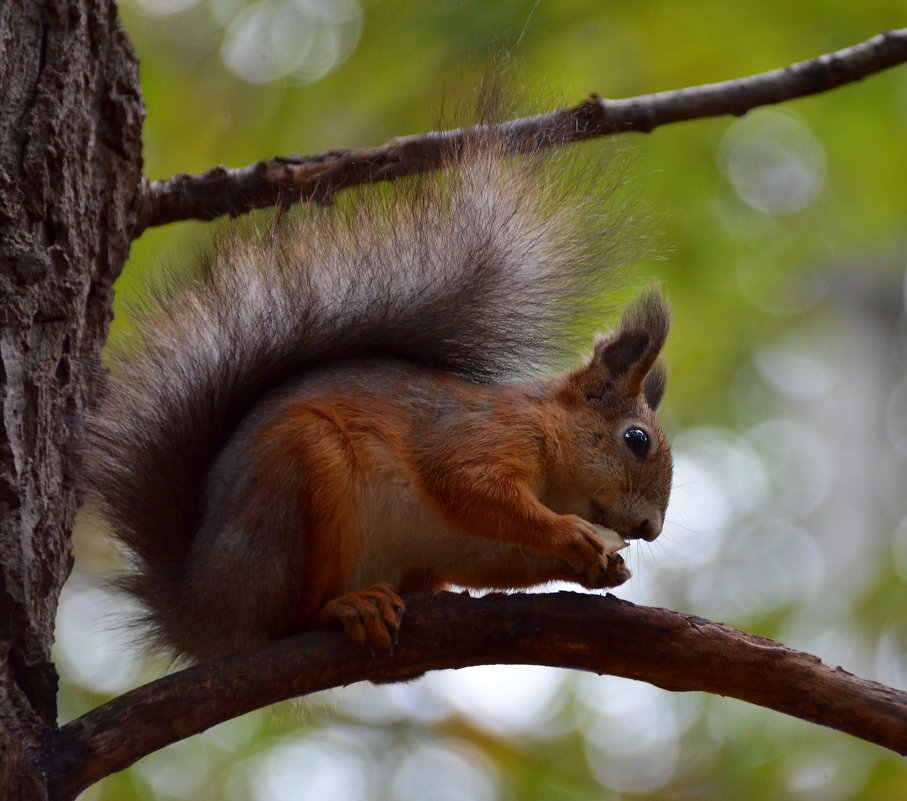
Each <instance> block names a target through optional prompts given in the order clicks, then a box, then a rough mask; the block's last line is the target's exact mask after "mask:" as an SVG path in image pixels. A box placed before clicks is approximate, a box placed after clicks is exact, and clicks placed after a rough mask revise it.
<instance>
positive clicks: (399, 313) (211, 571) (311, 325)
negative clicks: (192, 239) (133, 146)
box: [86, 136, 672, 661]
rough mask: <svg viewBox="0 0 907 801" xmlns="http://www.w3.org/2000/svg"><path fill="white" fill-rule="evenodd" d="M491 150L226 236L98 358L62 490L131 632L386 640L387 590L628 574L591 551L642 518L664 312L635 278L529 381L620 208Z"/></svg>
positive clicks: (654, 532) (653, 465)
mask: <svg viewBox="0 0 907 801" xmlns="http://www.w3.org/2000/svg"><path fill="white" fill-rule="evenodd" d="M506 150H507V147H506V145H505V143H503V142H502V141H501V140H500V139H495V138H494V137H493V136H482V137H478V136H477V137H475V141H472V142H471V143H470V142H467V144H466V145H464V146H462V147H460V148H459V149H457V150H456V151H455V152H453V151H452V152H451V153H449V154H448V155H447V156H446V160H445V163H444V168H443V170H441V171H440V172H439V173H437V174H435V175H433V176H421V177H418V178H410V179H406V180H405V181H400V182H395V183H392V184H390V185H388V186H384V187H381V188H380V189H379V188H374V187H373V188H371V189H370V190H368V191H364V192H361V193H360V194H361V195H362V197H360V198H359V199H358V201H357V202H355V203H353V204H352V207H348V206H343V207H341V208H337V206H334V207H332V208H326V209H319V210H316V211H315V212H312V213H310V214H309V216H303V217H302V219H299V220H284V221H283V222H282V223H281V226H280V228H279V229H277V230H276V232H275V231H271V233H270V235H269V236H266V235H264V234H261V235H259V236H258V237H257V238H256V237H255V236H253V237H251V238H246V239H245V240H243V239H241V238H238V237H234V238H233V239H232V240H231V241H230V242H229V243H228V245H227V246H226V247H222V248H221V249H219V250H215V254H214V255H213V257H211V259H210V261H209V262H208V263H207V264H206V265H205V266H204V269H203V270H202V271H201V275H199V276H197V277H196V278H195V279H194V280H193V281H190V282H189V284H188V286H185V285H184V286H183V287H182V288H180V289H177V290H176V291H170V290H168V291H167V292H162V293H158V295H157V296H156V297H155V299H154V300H153V301H151V302H150V307H149V308H146V309H144V310H143V311H142V312H141V313H140V319H139V333H138V335H137V338H136V341H134V342H132V343H131V344H130V345H127V346H125V347H121V348H120V350H119V351H117V352H114V353H113V354H111V355H110V356H109V367H110V369H109V370H108V375H107V376H106V379H105V381H106V387H105V390H104V392H103V393H102V398H101V400H100V401H99V403H98V404H97V408H96V409H95V410H94V412H93V413H92V415H91V417H90V419H89V421H88V426H87V431H88V446H89V447H88V454H87V464H86V474H87V480H88V491H89V494H90V496H91V497H92V498H93V499H94V503H95V504H96V505H97V508H98V510H99V511H100V513H101V514H102V516H103V517H104V518H106V521H107V523H108V525H109V527H110V528H111V529H112V533H113V535H114V537H115V538H116V540H118V541H119V543H120V544H121V545H123V546H124V547H125V549H126V551H127V552H128V554H129V556H130V558H131V562H132V569H131V571H130V572H129V573H128V574H127V575H126V576H125V577H124V578H122V579H121V580H120V581H119V582H118V583H119V584H120V585H121V586H122V588H124V589H125V590H126V591H127V592H128V593H130V594H131V595H132V596H134V598H136V599H137V600H138V601H139V604H140V606H141V608H142V610H143V611H142V612H141V619H140V621H139V622H140V623H141V624H143V625H144V628H145V631H146V633H147V634H146V636H147V640H148V641H149V643H150V644H151V645H153V646H157V647H159V648H161V649H162V650H164V651H166V652H168V653H169V654H171V655H172V656H175V657H177V658H181V659H184V660H189V661H198V660H203V659H206V658H209V657H213V656H217V655H221V654H225V653H229V652H233V651H237V650H240V649H243V648H248V647H251V646H253V645H256V644H261V643H264V642H267V641H269V640H272V639H276V638H279V637H282V636H285V635H288V634H291V633H294V632H298V631H301V630H305V629H309V628H313V627H318V626H321V625H326V624H332V625H339V626H341V627H342V628H343V629H344V630H345V632H346V633H347V634H348V635H349V636H350V637H351V638H352V639H353V640H354V641H356V642H358V643H360V644H363V645H370V646H371V647H373V648H392V647H393V645H394V643H395V642H396V639H397V636H398V631H399V628H400V625H401V621H402V618H403V615H404V612H405V603H404V601H403V598H402V597H401V596H402V595H403V594H405V593H408V592H413V591H420V590H422V591H426V590H428V591H435V590H439V589H441V588H443V587H445V586H449V585H454V586H460V587H463V588H489V589H517V588H525V587H529V586H532V585H537V584H540V583H545V582H549V581H554V580H560V581H568V582H574V583H578V584H580V585H582V586H583V587H587V588H603V587H611V586H617V585H619V584H621V583H622V582H624V581H626V580H627V578H629V576H630V573H629V571H628V569H627V568H626V566H625V564H624V562H623V560H622V558H621V557H620V555H619V554H618V553H617V550H619V549H620V548H621V547H623V546H624V545H626V544H627V543H626V542H625V540H626V539H633V538H640V539H644V540H653V539H654V538H655V537H656V536H658V534H659V533H660V531H661V529H662V523H663V520H664V515H665V510H666V506H667V503H668V497H669V494H670V489H671V471H672V463H671V453H670V448H669V445H668V442H667V440H666V438H665V435H664V433H663V432H662V429H661V427H660V425H659V423H658V421H657V419H656V416H655V410H656V408H657V407H658V405H659V402H660V401H661V398H662V395H663V393H664V390H665V383H666V381H665V375H666V374H665V371H664V369H663V367H662V363H661V362H660V361H656V360H657V359H658V356H659V354H660V352H661V350H662V346H663V345H664V342H665V338H666V336H667V333H668V324H669V312H668V308H667V305H666V303H665V301H664V300H663V298H662V296H661V294H660V292H659V291H658V290H650V291H649V292H647V293H646V294H644V295H643V296H642V297H641V298H640V299H638V300H637V301H636V302H635V303H633V304H632V305H630V306H629V307H628V309H627V310H626V311H625V313H624V315H623V317H622V320H621V322H620V324H619V326H618V327H617V329H616V330H615V331H613V332H612V333H610V334H608V335H605V336H600V337H598V338H597V339H596V341H595V344H594V350H593V353H592V355H591V357H590V358H589V359H588V361H586V362H585V363H584V364H582V365H581V366H579V367H577V368H575V369H572V370H569V371H567V372H560V373H555V374H548V373H547V372H546V371H547V370H548V369H549V368H550V367H552V366H553V365H554V364H555V363H557V361H558V360H559V359H562V358H563V356H564V354H565V352H566V351H567V350H569V347H570V346H571V345H572V344H575V334H572V335H571V330H570V325H571V321H573V320H575V319H576V317H577V316H579V317H583V316H584V315H586V316H588V315H589V314H591V313H592V311H591V310H592V308H593V306H594V304H595V302H596V299H597V297H598V295H599V294H600V293H601V292H602V290H603V289H604V288H605V287H607V285H608V283H609V281H610V280H611V277H612V276H613V272H614V270H613V266H614V265H613V263H612V261H611V260H609V254H610V253H611V252H612V251H613V246H614V239H615V237H616V236H619V233H620V226H619V225H615V224H612V223H613V221H612V220H610V219H609V218H607V216H604V215H603V214H602V212H601V210H600V209H599V208H597V207H596V205H595V200H594V199H589V198H588V197H583V194H582V192H578V191H576V189H575V187H574V188H570V187H569V186H567V184H568V182H569V180H571V179H569V178H568V177H566V174H565V173H564V172H563V171H561V170H559V167H558V166H554V167H552V166H551V162H552V159H551V158H550V157H549V156H547V155H543V154H542V153H541V152H533V153H528V154H526V153H524V154H523V155H521V156H519V157H514V156H508V155H507V154H506V153H505V151H506ZM539 150H541V149H539ZM565 186H567V188H565ZM337 205H340V204H337ZM571 336H573V337H574V339H571ZM609 529H610V530H611V531H610V532H609V531H608V530H609ZM613 532H617V534H618V535H619V538H617V539H615V537H614V536H613ZM603 536H604V539H603Z"/></svg>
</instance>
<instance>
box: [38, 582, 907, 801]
mask: <svg viewBox="0 0 907 801" xmlns="http://www.w3.org/2000/svg"><path fill="white" fill-rule="evenodd" d="M407 603H408V610H407V614H406V618H405V620H404V624H403V629H402V631H401V637H400V644H399V646H398V648H397V650H396V653H394V654H375V655H369V654H368V653H366V652H364V651H363V650H361V649H360V648H358V647H357V646H356V645H354V644H353V643H352V642H351V641H349V640H347V639H346V638H345V637H343V636H342V635H340V634H338V633H334V632H327V631H317V632H310V633H307V634H303V635H299V636H297V637H291V638H288V639H285V640H281V641H279V642H275V643H272V644H270V645H268V646H265V647H263V648H260V649H257V650H254V651H249V652H246V653H241V654H236V655H233V656H229V657H224V658H221V659H217V660H214V661H211V662H208V663H205V664H202V665H199V666H197V667H193V668H190V669H188V670H184V671H181V672H179V673H175V674H173V675H170V676H166V677H165V678H162V679H159V680H157V681H154V682H152V683H151V684H148V685H146V686H144V687H140V688H138V689H137V690H134V691H132V692H130V693H126V694H125V695H122V696H120V697H119V698H116V699H114V700H113V701H111V702H110V703H107V704H105V705H104V706H101V707H99V708H97V709H95V710H93V711H91V712H89V713H87V714H85V715H83V716H82V717H80V718H78V719H77V720H74V721H73V722H71V723H69V724H67V725H66V726H63V727H62V729H60V730H59V731H58V733H57V734H56V737H57V739H56V741H55V742H53V743H51V744H50V747H49V748H48V751H49V753H51V754H53V755H54V758H55V760H56V763H55V764H54V765H53V766H52V768H51V771H52V774H53V784H54V787H55V791H56V794H55V795H54V797H55V798H59V799H68V798H72V797H74V796H75V795H76V794H78V793H79V792H80V791H81V790H83V789H84V788H86V787H88V786H89V785H90V784H92V783H94V782H96V781H98V780H99V779H101V778H102V777H104V776H106V775H108V774H110V773H114V772H116V771H119V770H122V769H124V768H126V767H128V766H129V765H131V764H132V763H133V762H135V761H136V760H138V759H140V758H141V757H143V756H145V755H146V754H149V753H151V752H153V751H156V750H157V749H159V748H162V747H164V746H165V745H168V744H170V743H173V742H176V741H177V740H181V739H184V738H186V737H189V736H190V735H192V734H196V733H198V732H201V731H204V730H205V729H208V728H209V727H211V726H213V725H215V724H217V723H221V722H222V721H225V720H228V719H231V718H234V717H237V716H239V715H242V714H244V713H246V712H250V711H252V710H254V709H258V708H260V707H263V706H266V705H268V704H273V703H275V702H277V701H282V700H285V699H288V698H293V697H296V696H302V695H307V694H309V693H313V692H316V691H318V690H324V689H328V688H332V687H339V686H342V685H347V684H351V683H353V682H357V681H363V680H366V679H370V680H373V681H381V682H391V681H401V680H406V679H412V678H414V677H416V676H419V675H421V674H423V673H424V672H425V671H428V670H437V669H440V668H461V667H467V666H470V665H482V664H536V665H551V666H555V667H565V668H575V669H578V670H587V671H591V672H594V673H609V674H612V675H615V676H623V677H626V678H631V679H639V680H642V681H647V682H649V683H651V684H654V685H655V686H657V687H662V688H664V689H666V690H674V691H684V690H703V691H705V692H710V693H718V694H720V695H726V696H732V697H734V698H740V699H742V700H744V701H749V702H750V703H753V704H758V705H759V706H764V707H768V708H769V709H775V710H777V711H779V712H785V713H787V714H789V715H793V716H795V717H799V718H802V719H804V720H808V721H812V722H814V723H819V724H821V725H823V726H829V727H831V728H835V729H839V730H841V731H843V732H847V733H849V734H852V735H854V736H855V737H859V738H861V739H864V740H868V741H869V742H873V743H877V744H879V745H881V746H884V747H885V748H890V749H892V750H894V751H897V752H898V753H900V754H905V753H907V693H905V692H903V691H900V690H895V689H892V688H891V687H886V686H885V685H883V684H878V683H876V682H873V681H867V680H866V679H861V678H858V677H856V676H853V675H851V674H850V673H847V672H845V671H843V670H841V669H840V668H830V667H828V666H826V665H824V664H823V663H822V662H821V661H820V660H819V659H818V658H817V657H815V656H811V655H810V654H805V653H801V652H799V651H794V650H791V649H790V648H785V647H784V646H782V645H779V644H778V643H776V642H773V641H772V640H768V639H765V638H763V637H757V636H755V635H752V634H745V633H743V632H740V631H737V630H735V629H732V628H729V627H727V626H724V625H722V624H719V623H713V622H711V621H708V620H703V619H701V618H696V617H691V616H689V615H682V614H678V613H676V612H670V611H667V610H664V609H653V608H649V607H644V606H635V605H633V604H631V603H628V602H626V601H620V600H618V599H617V598H614V597H613V596H607V597H604V598H603V597H600V596H594V595H581V594H577V593H558V594H556V595H509V596H505V595H492V596H487V597H485V598H481V599H475V598H470V597H468V596H465V595H454V594H452V593H438V594H437V595H431V594H420V595H413V596H409V598H408V599H407Z"/></svg>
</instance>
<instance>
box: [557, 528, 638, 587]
mask: <svg viewBox="0 0 907 801" xmlns="http://www.w3.org/2000/svg"><path fill="white" fill-rule="evenodd" d="M564 520H565V522H566V526H565V527H566V529H567V533H566V534H565V536H564V537H563V539H562V541H561V543H559V544H560V548H559V550H560V552H561V557H562V558H563V559H564V561H565V562H567V564H568V565H570V567H571V568H572V570H573V571H574V572H575V573H576V574H577V581H578V582H579V583H580V584H582V585H583V586H584V587H589V588H590V589H598V588H602V587H616V586H617V585H618V584H623V583H624V582H625V581H626V580H627V579H628V578H630V571H629V569H628V568H627V566H626V565H625V564H624V560H623V559H622V558H621V557H620V556H619V555H618V554H617V553H614V550H615V546H614V545H613V544H611V543H608V544H607V545H606V543H605V542H603V541H602V539H601V537H600V536H599V530H600V527H599V526H596V525H594V524H593V523H590V522H589V521H588V520H583V518H581V517H578V516H576V515H565V517H564Z"/></svg>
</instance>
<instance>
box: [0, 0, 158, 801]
mask: <svg viewBox="0 0 907 801" xmlns="http://www.w3.org/2000/svg"><path fill="white" fill-rule="evenodd" d="M0 110H2V111H0V382H2V397H0V404H2V420H0V653H2V656H3V659H2V661H0V742H2V743H3V745H4V749H3V753H2V754H0V760H2V762H0V797H2V798H10V799H12V798H15V799H22V800H23V801H25V799H31V798H43V797H45V796H46V788H45V787H44V780H45V779H44V774H43V768H44V767H45V764H46V755H45V754H44V744H45V742H46V737H47V733H48V732H49V731H51V730H52V729H53V728H54V727H55V726H56V691H57V674H56V672H55V670H54V667H53V664H52V663H51V661H50V648H51V643H52V641H53V627H54V617H55V614H56V609H57V600H58V597H59V593H60V588H61V587H62V586H63V582H64V581H65V580H66V577H67V575H68V574H69V571H70V567H71V563H72V555H71V549H70V543H69V532H70V530H71V527H72V520H73V515H74V513H75V509H76V505H77V491H76V488H75V482H74V477H75V475H76V469H75V458H76V448H75V445H76V443H77V441H78V427H79V424H78V421H79V419H80V415H81V412H82V409H83V407H84V406H85V403H86V399H87V397H88V395H89V391H90V384H91V380H92V379H91V375H92V374H93V368H95V366H96V365H97V363H98V354H99V352H100V347H101V345H102V344H103V341H104V339H105V337H106V332H107V327H108V322H109V320H110V314H111V296H112V293H111V289H110V284H111V281H112V279H113V278H114V277H115V276H116V275H117V274H118V273H119V271H120V269H121V268H122V265H123V263H124V262H125V260H126V257H127V255H128V252H129V243H130V237H129V231H130V230H131V228H132V226H133V224H134V222H133V220H132V219H131V217H132V213H131V211H130V210H131V209H132V208H133V206H134V200H135V198H136V196H137V191H138V188H139V185H140V180H141V169H142V159H141V124H142V119H143V115H144V109H143V104H142V99H141V94H140V90H139V82H138V70H137V63H136V60H135V56H134V55H133V52H132V49H131V47H130V45H129V43H128V41H127V40H126V38H125V36H124V35H123V33H122V31H121V30H120V27H119V25H118V23H117V20H116V9H115V6H114V3H113V2H112V0H101V1H99V0H45V1H44V2H35V0H6V1H5V2H3V3H0Z"/></svg>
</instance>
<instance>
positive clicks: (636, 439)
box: [624, 428, 649, 459]
mask: <svg viewBox="0 0 907 801" xmlns="http://www.w3.org/2000/svg"><path fill="white" fill-rule="evenodd" d="M624 442H625V443H626V444H627V447H628V448H629V449H630V453H632V454H633V455H634V456H635V457H637V458H638V459H645V458H646V454H647V453H648V452H649V435H648V434H647V433H646V432H645V431H643V430H642V429H641V428H628V429H627V430H626V431H624Z"/></svg>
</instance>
